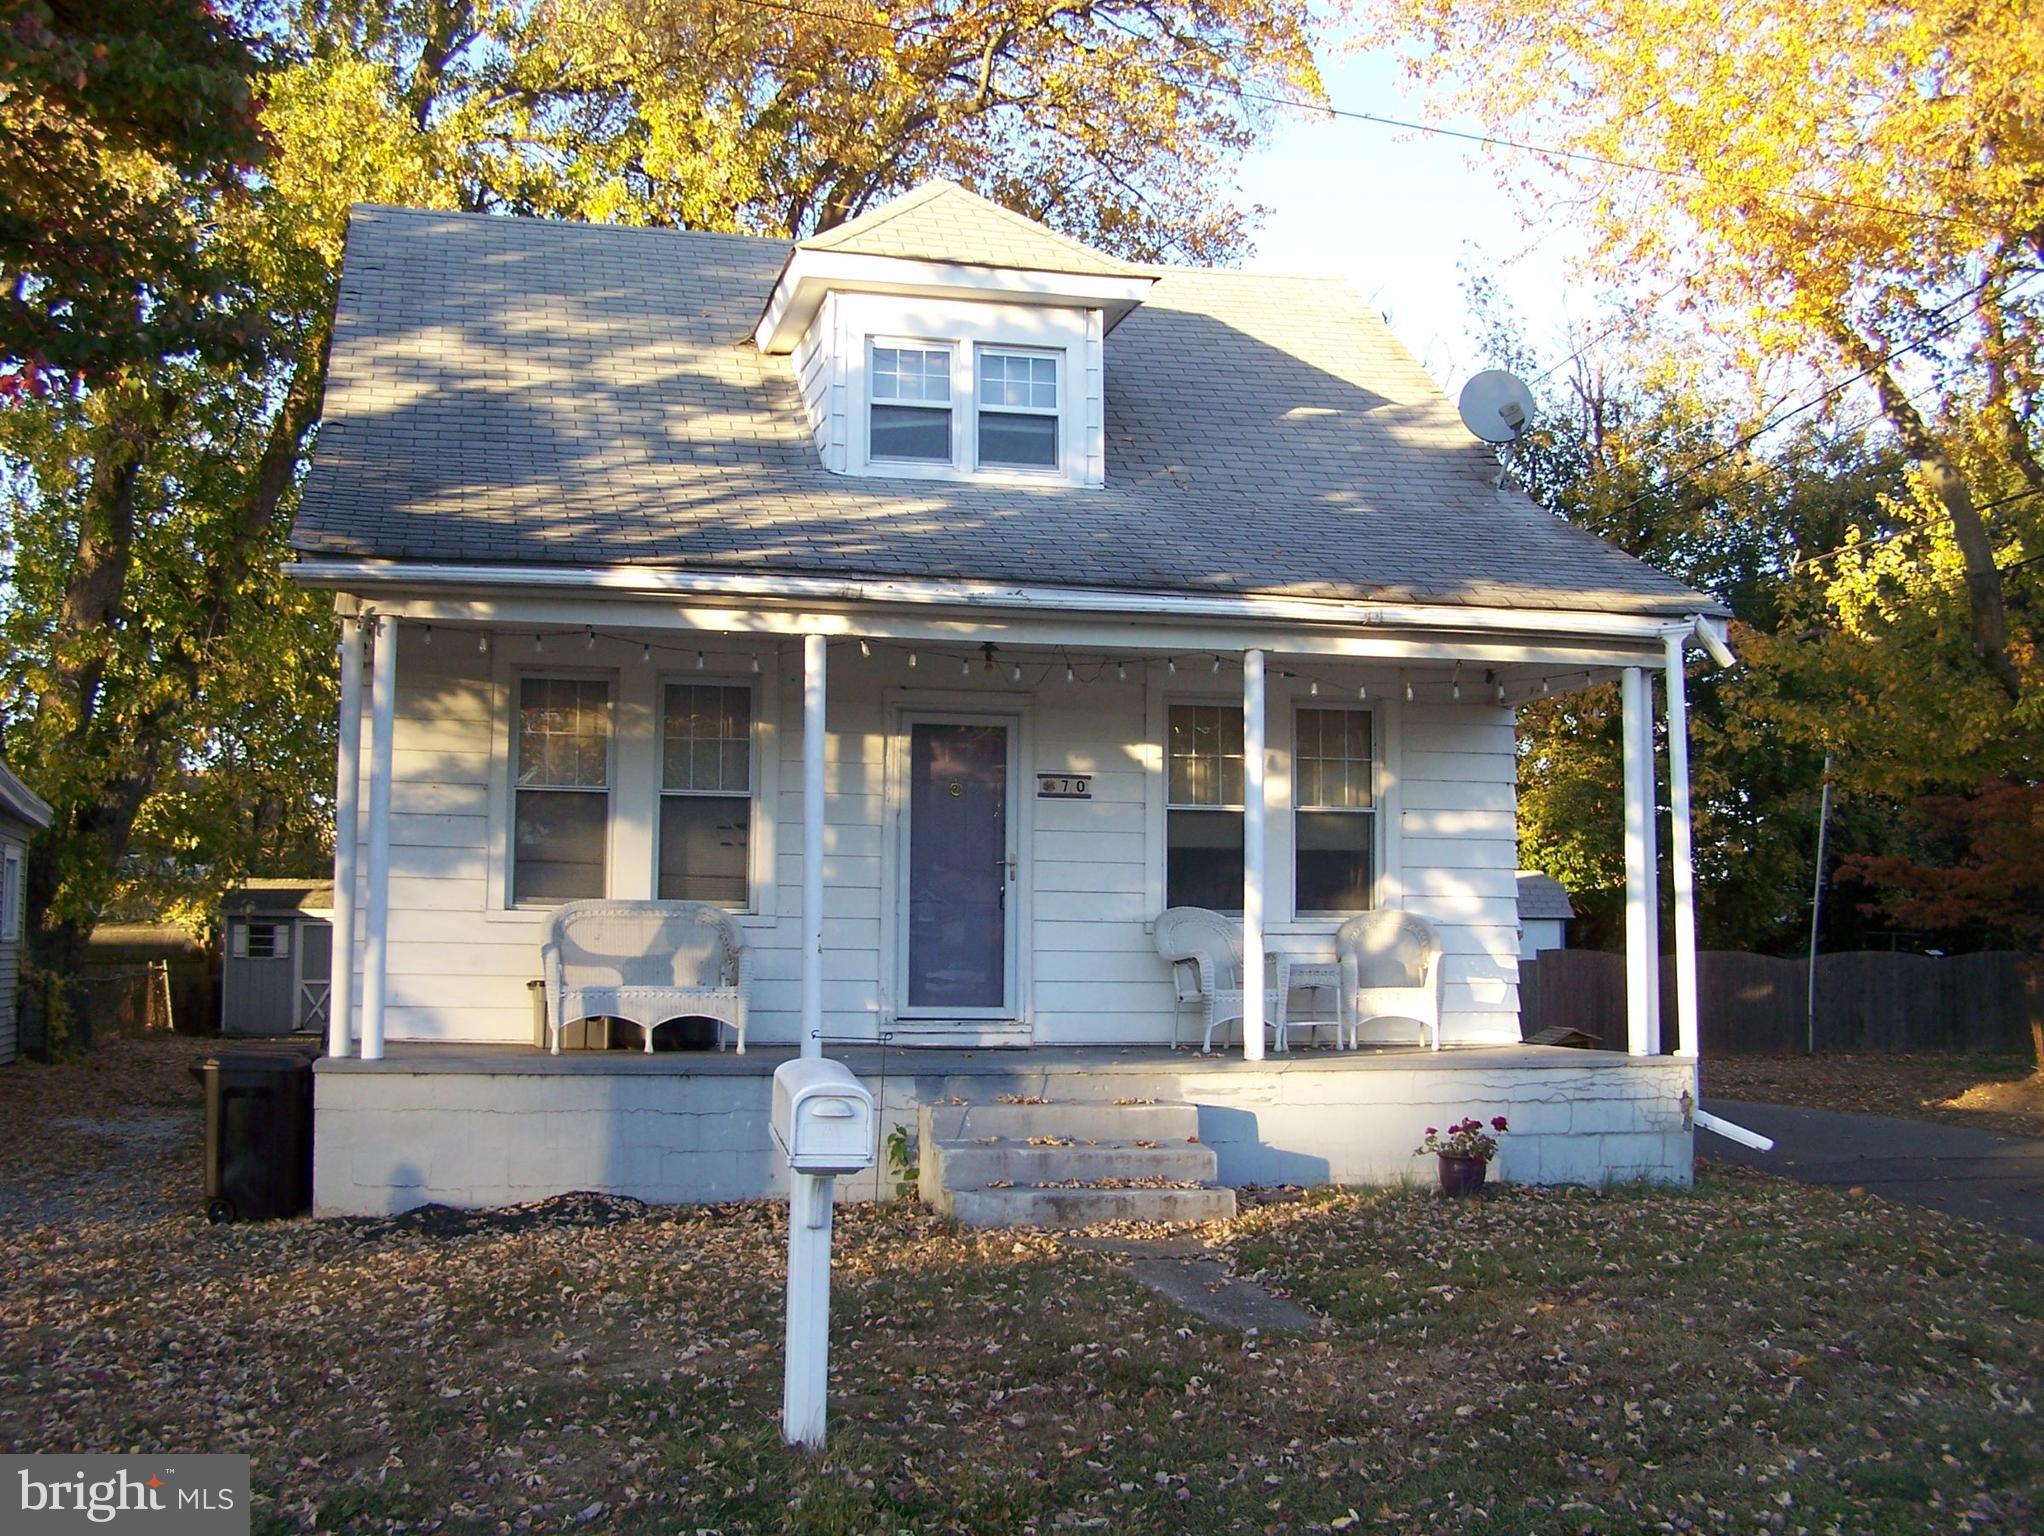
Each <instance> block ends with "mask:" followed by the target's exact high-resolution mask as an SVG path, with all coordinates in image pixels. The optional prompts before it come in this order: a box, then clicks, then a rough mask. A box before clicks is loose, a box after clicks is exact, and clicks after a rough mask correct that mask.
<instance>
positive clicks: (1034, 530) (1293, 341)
mask: <svg viewBox="0 0 2044 1536" xmlns="http://www.w3.org/2000/svg"><path fill="white" fill-rule="evenodd" d="M788 250H789V247H788V246H787V245H786V244H785V243H784V242H781V241H777V240H765V239H755V238H750V237H745V236H734V235H714V234H695V233H676V232H671V231H656V230H642V229H624V228H616V227H610V226H593V225H585V224H562V223H552V222H548V221H543V220H534V219H511V218H497V217H489V216H483V215H473V214H449V213H428V212H419V211H408V210H402V209H393V208H380V207H365V208H358V209H357V210H356V211H355V214H354V219H353V223H352V225H351V228H350V231H349V236H348V250H347V260H346V264H345V267H344V270H343V272H342V277H341V290H340V304H339V310H338V313H337V315H336V318H335V326H334V342H333V357H332V365H331V372H330V377H329V382H328V386H327V398H326V407H325V415H324V420H323V425H322V427H321V431H320V436H319V441H318V446H317V449H316V452H315V454H314V457H313V463H312V469H311V473H310V475H309V478H308V480H307V483H306V486H305V494H304V498H303V503H302V506H301V509H300V512H299V516H298V521H297V526H296V528H295V529H294V531H293V534H292V542H293V545H294V547H295V548H297V549H298V550H300V551H302V552H304V553H306V554H311V555H324V556H357V557H371V558H387V559H392V560H400V561H452V562H479V563H494V562H503V563H512V562H516V563H520V564H553V565H607V564H631V563H638V564H657V565H666V566H677V567H687V568H690V569H696V570H705V571H715V570H736V571H746V572H753V573H768V572H773V573H791V574H793V573H799V574H809V575H826V576H829V575H843V576H852V575H859V576H880V577H890V576H891V577H961V578H976V579H983V580H990V581H1012V582H1023V583H1055V584H1059V585H1083V586H1092V587H1100V588H1110V589H1134V590H1145V591H1160V592H1197V593H1252V592H1254V593H1271V594H1287V595H1294V596H1317V597H1330V598H1345V599H1363V600H1383V601H1414V602H1437V603H1459V604H1476V605H1483V606H1496V607H1522V608H1523V607H1570V608H1598V609H1607V610H1613V611H1627V612H1671V613H1682V612H1694V611H1696V610H1697V609H1698V608H1699V607H1701V608H1705V609H1708V610H1709V611H1713V612H1715V611H1719V610H1718V609H1717V607H1716V605H1715V604H1712V603H1710V602H1708V600H1706V599H1702V598H1699V597H1698V596H1697V595H1695V594H1694V593H1691V592H1688V591H1687V590H1686V589H1684V588H1683V587H1682V586H1681V585H1680V584H1679V583H1677V582H1675V581H1673V580H1672V579H1670V578H1668V577H1666V576H1664V575H1662V574H1661V573H1659V572H1658V571H1655V570H1653V569H1651V568H1650V567H1648V566H1645V565H1643V564H1641V563H1639V562H1638V561H1636V560H1633V559H1631V558H1630V557H1628V556H1626V555H1624V554H1622V553H1620V552H1619V551H1618V550H1616V549H1614V548H1612V547H1611V546H1609V545H1607V544H1605V543H1603V542H1602V541H1600V540H1598V539H1596V538H1595V537H1593V536H1591V535H1590V534H1588V533H1585V532H1583V531H1581V530H1579V529H1576V528H1574V527H1571V526H1570V525H1568V524H1566V523H1564V522H1562V521H1561V520H1559V519H1557V518H1555V517H1553V516H1550V515H1549V514H1548V513H1546V512H1544V511H1542V510H1540V509H1539V508H1537V507H1535V506H1534V505H1532V504H1531V503H1530V502H1528V501H1526V500H1525V499H1524V498H1523V497H1520V496H1517V495H1515V494H1511V493H1500V492H1498V491H1497V490H1496V489H1494V486H1493V481H1494V480H1495V478H1496V467H1495V465H1494V464H1493V462H1492V461H1491V459H1490V457H1489V455H1488V454H1487V452H1486V451H1485V450H1484V449H1483V448H1482V447H1481V446H1480V445H1479V444H1477V443H1476V442H1475V441H1474V440H1473V439H1472V438H1471V437H1470V436H1469V434H1468V433H1467V432H1466V431H1465V430H1464V429H1463V428H1462V426H1461V424H1460V422H1459V421H1458V420H1457V418H1456V415H1455V411H1454V408H1453V407H1452V406H1451V405H1450V404H1449V403H1448V402H1447V401H1446V400H1445V399H1444V398H1443V397H1442V396H1441V394H1440V392H1439V391H1438V390H1437V389H1435V387H1434V386H1433V384H1432V382H1431V381H1430V380H1429V379H1428V378H1427V377H1426V376H1425V374H1423V373H1422V372H1421V370H1420V369H1419V367H1418V366H1417V365H1416V364H1415V363H1414V362H1413V360H1412V358H1411V357H1410V356H1409V355H1408V354H1407V353H1406V352H1405V350H1404V349H1403V348H1402V347H1401V346H1400V345H1399V344H1398V342H1397V341H1396V340H1394V339H1393V337H1392V336H1391V333H1390V331H1389V330H1388V329H1387V328H1386V326H1385V325H1384V323H1383V321H1382V320H1381V319H1380V318H1379V316H1378V315H1377V314H1376V313H1375V312H1374V311H1373V310H1371V309H1370V308H1369V306H1368V305H1366V304H1365V303H1364V302H1363V301H1362V299H1361V298H1360V297H1358V296H1357V294H1356V293H1355V291H1354V290H1353V289H1351V288H1350V287H1349V286H1348V285H1347V284H1346V283H1343V282H1340V281H1338V280H1332V279H1316V278H1285V277H1269V276H1260V275H1254V274H1245V273H1238V272H1217V271H1202V270H1185V269H1177V268H1150V269H1144V270H1146V271H1147V272H1148V273H1150V274H1151V275H1154V276H1155V277H1156V278H1157V279H1158V281H1157V283H1156V286H1155V288H1154V289H1153V290H1152V295H1151V297H1150V298H1149V300H1148V301H1146V302H1145V303H1144V304H1143V305H1142V306H1141V307H1140V308H1138V309H1137V310H1136V311H1135V312H1134V313H1133V314H1131V315H1130V316H1129V317H1128V318H1127V319H1126V320H1124V321H1123V322H1122V323H1121V325H1119V326H1118V327H1117V328H1116V329H1115V330H1114V332H1113V333H1112V334H1111V335H1110V337H1109V338H1108V343H1107V379H1106V392H1107V403H1106V426H1107V484H1106V486H1105V487H1104V488H1100V489H1075V488H1070V487H1058V488H1046V489H1042V490H1036V489H1016V488H1011V487H993V486H985V485H970V484H954V483H950V482H938V481H929V480H905V479H889V478H866V477H859V478H853V477H848V476H841V475H833V474H831V473H830V472H828V471H827V470H825V469H824V468H823V467H822V465H821V462H820V461H819V458H818V455H817V452H816V449H815V447H814V446H813V443H812V440H811V438H810V434H809V429H808V425H807V422H806V420H805V418H804V415H803V411H802V406H801V402H800V399H799V396H798V393H797V389H796V383H795V378H794V374H793V368H792V364H791V362H790V360H789V359H787V358H783V357H768V356H762V355H761V354H760V353H759V352H758V350H757V349H756V348H755V347H754V346H753V345H752V342H751V340H750V339H749V338H750V334H751V330H752V327H753V324H754V322H755V320H756V318H757V317H758V315H759V313H760V311H761V308H762V307H763V305H764V303H765V300H766V297H767V294H768V292H769V290H770V289H771V287H772V285H773V282H774V280H775V277H776V275H777V273H778V272H779V271H780V269H781V266H782V264H783V262H784V261H785V259H786V257H787V254H788ZM959 254H960V255H969V253H959Z"/></svg>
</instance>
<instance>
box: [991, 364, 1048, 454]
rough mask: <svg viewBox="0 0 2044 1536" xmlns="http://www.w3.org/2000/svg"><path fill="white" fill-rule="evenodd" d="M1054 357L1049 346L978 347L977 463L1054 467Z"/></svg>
mask: <svg viewBox="0 0 2044 1536" xmlns="http://www.w3.org/2000/svg"><path fill="white" fill-rule="evenodd" d="M1057 375H1058V360H1057V355H1056V354H1055V353H1052V352H1011V351H1008V350H1006V349H1004V348H1003V349H996V348H993V347H981V348H980V349H979V466H980V468H982V469H1056V468H1057V467H1058V379H1057Z"/></svg>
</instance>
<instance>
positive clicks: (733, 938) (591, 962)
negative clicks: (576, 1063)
mask: <svg viewBox="0 0 2044 1536" xmlns="http://www.w3.org/2000/svg"><path fill="white" fill-rule="evenodd" d="M541 958H542V960H543V962H544V965H545V975H546V995H547V996H546V1000H547V1033H548V1035H549V1037H550V1041H551V1048H552V1051H553V1054H555V1055H556V1056H558V1055H559V1054H560V1051H561V1031H562V1029H564V1028H565V1027H566V1026H568V1025H569V1024H572V1023H574V1022H575V1021H576V1020H577V1019H623V1020H625V1021H626V1022H627V1023H631V1024H636V1025H638V1026H639V1028H640V1029H641V1030H642V1031H643V1032H644V1033H645V1037H646V1049H647V1050H648V1051H651V1050H652V1049H653V1030H654V1029H655V1027H656V1026H658V1025H660V1024H662V1023H665V1022H666V1021H667V1020H669V1019H692V1018H709V1019H715V1020H716V1021H717V1024H718V1029H717V1049H718V1050H720V1051H721V1050H722V1049H724V1029H725V1028H726V1027H728V1028H729V1029H730V1030H731V1032H732V1034H734V1035H735V1036H737V1039H738V1054H739V1055H741V1056H743V1055H744V1054H745V1014H746V999H745V948H744V946H743V945H742V944H741V943H740V942H739V940H738V929H737V927H736V925H735V924H733V923H732V921H731V916H730V914H729V913H727V912H726V911H724V909H723V908H721V907H714V906H711V905H709V904H708V903H706V902H700V901H571V902H568V903H567V904H566V905H565V906H561V907H558V908H556V909H555V911H554V915H553V917H552V919H551V920H550V921H549V922H548V923H547V930H546V943H545V945H544V947H543V948H542V950H541Z"/></svg>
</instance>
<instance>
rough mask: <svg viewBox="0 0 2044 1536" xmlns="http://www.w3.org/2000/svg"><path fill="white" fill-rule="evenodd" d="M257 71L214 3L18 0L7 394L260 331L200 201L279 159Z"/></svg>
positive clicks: (3, 386)
mask: <svg viewBox="0 0 2044 1536" xmlns="http://www.w3.org/2000/svg"><path fill="white" fill-rule="evenodd" d="M256 67H257V60H256V55H255V53H254V51H253V48H252V46H251V44H250V41H249V39H248V38H247V37H246V36H245V35H244V34H243V33H242V32H241V31H240V30H239V29H237V28H236V27H235V26H234V25H233V24H232V23H231V22H230V21H229V20H227V19H226V18H225V17H223V16H222V15H221V14H220V13H219V11H218V10H216V9H215V7H213V6H211V5H209V4H206V3H204V0H4V3H0V390H4V392H5V393H7V394H13V393H16V392H18V391H20V390H22V389H37V390H40V389H44V388H47V387H49V386H50V385H51V384H52V383H55V384H57V385H58V386H60V387H64V386H68V385H72V384H76V383H77V382H79V381H81V380H83V379H87V378H98V379H100V380H102V381H104V380H107V379H111V378H113V377H114V376H116V375H118V374H119V373H120V372H121V371H122V370H124V369H126V368H128V367H130V366H132V365H134V364H137V363H146V362H150V361H153V360H154V359H156V358H158V357H162V356H164V355H167V354H171V353H178V352H185V351H193V350H210V351H212V352H214V353H216V354H217V353H219V352H221V351H223V350H225V349H230V348H233V347H235V346H238V345H241V344H244V343H246V342H247V341H248V340H249V337H248V335H247V333H246V330H245V328H244V327H243V326H241V325H240V324H238V323H237V316H236V314H235V307H234V305H233V303H232V302H231V298H230V297H229V295H228V293H227V291H226V290H228V289H229V288H230V287H231V284H232V274H231V273H229V272H226V271H224V270H222V269H221V268H220V267H219V266H218V265H217V264H215V263H214V262H212V261H210V260H209V259H208V256H207V252H206V250H205V248H204V241H203V239H202V235H201V227H200V224H199V221H198V220H196V219H194V218H193V217H191V216H190V210H191V209H192V208H193V207H194V206H204V205H205V204H207V203H209V202H211V201H212V200H213V199H215V198H219V197H225V196H231V195H234V194H235V193H237V192H238V191H239V190H240V188H241V185H242V178H243V175H244V173H245V172H246V171H247V170H248V169H249V168H250V167H251V166H252V165H253V164H254V163H255V162H256V161H257V160H258V159H260V157H261V154H262V149H263V140H262V135H261V132H260V128H259V125H258V123H257V113H256V101H255V94H254V90H253V87H252V77H253V75H254V73H255V70H256Z"/></svg>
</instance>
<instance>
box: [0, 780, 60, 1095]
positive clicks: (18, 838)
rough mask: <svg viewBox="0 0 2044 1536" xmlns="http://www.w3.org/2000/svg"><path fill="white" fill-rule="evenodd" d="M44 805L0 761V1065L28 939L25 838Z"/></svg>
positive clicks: (16, 1020)
mask: <svg viewBox="0 0 2044 1536" xmlns="http://www.w3.org/2000/svg"><path fill="white" fill-rule="evenodd" d="M50 815H51V812H50V808H49V806H47V805H45V804H44V803H43V801H42V800H41V799H40V798H39V797H38V796H37V795H36V794H35V792H34V791H32V790H31V789H30V788H29V787H28V786H27V785H26V784H24V783H22V782H21V780H20V779H18V778H16V777H15V776H14V773H13V771H12V770H11V769H9V768H8V767H7V765H6V764H5V763H0V1065H4V1064H6V1063H8V1062H11V1061H13V1060H14V1058H15V1056H16V1055H17V1054H18V1052H19V1049H20V1038H21V968H22V967H21V961H22V955H23V953H24V951H25V950H26V948H27V937H28V920H29V919H28V912H27V904H28V841H29V839H30V838H32V837H34V836H35V835H36V833H38V832H40V831H42V830H43V829H44V828H45V827H47V826H48V825H49V824H50Z"/></svg>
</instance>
